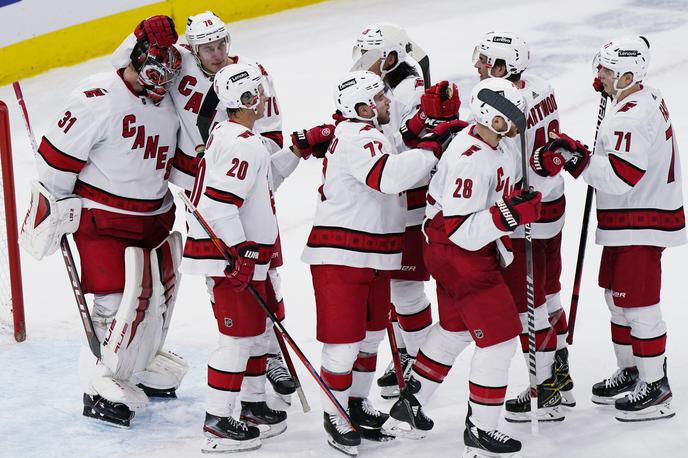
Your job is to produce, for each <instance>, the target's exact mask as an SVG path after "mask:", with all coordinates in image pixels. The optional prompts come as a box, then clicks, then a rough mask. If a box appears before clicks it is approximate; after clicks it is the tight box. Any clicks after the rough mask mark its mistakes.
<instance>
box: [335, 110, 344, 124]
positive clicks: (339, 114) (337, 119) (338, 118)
mask: <svg viewBox="0 0 688 458" xmlns="http://www.w3.org/2000/svg"><path fill="white" fill-rule="evenodd" d="M332 119H334V125H335V126H336V125H337V124H339V123H340V122H342V121H346V118H345V117H344V115H343V114H342V112H341V111H339V110H337V111H335V112H334V113H333V114H332Z"/></svg>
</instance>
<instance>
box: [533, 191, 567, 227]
mask: <svg viewBox="0 0 688 458" xmlns="http://www.w3.org/2000/svg"><path fill="white" fill-rule="evenodd" d="M565 211H566V198H565V197H564V196H563V195H562V196H561V197H560V198H558V199H556V200H552V201H550V202H542V210H541V211H540V219H538V220H537V221H536V222H537V223H553V222H555V221H559V220H560V219H561V217H562V216H564V212H565Z"/></svg>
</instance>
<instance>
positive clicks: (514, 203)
mask: <svg viewBox="0 0 688 458" xmlns="http://www.w3.org/2000/svg"><path fill="white" fill-rule="evenodd" d="M541 201H542V194H540V192H539V191H524V190H522V189H516V190H514V191H512V192H511V194H509V195H508V196H506V197H505V198H503V199H502V200H499V201H498V202H497V203H495V204H494V205H493V206H492V207H490V213H491V214H492V221H494V224H495V226H497V229H499V230H500V231H504V232H511V231H513V230H515V229H516V228H517V227H518V226H520V225H521V224H529V223H532V222H534V221H537V220H538V218H540V210H541V208H542V204H541Z"/></svg>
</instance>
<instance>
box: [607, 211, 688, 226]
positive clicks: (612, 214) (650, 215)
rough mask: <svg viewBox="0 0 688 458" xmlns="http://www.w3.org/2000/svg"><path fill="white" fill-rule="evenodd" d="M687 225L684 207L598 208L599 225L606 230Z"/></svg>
mask: <svg viewBox="0 0 688 458" xmlns="http://www.w3.org/2000/svg"><path fill="white" fill-rule="evenodd" d="M685 226H686V216H685V213H684V212H683V207H680V208H678V209H676V210H658V209H654V208H634V209H623V210H597V227H598V228H599V229H602V230H605V231H615V230H624V229H634V230H638V229H653V230H656V231H666V232H672V231H680V230H681V229H683V228H684V227H685Z"/></svg>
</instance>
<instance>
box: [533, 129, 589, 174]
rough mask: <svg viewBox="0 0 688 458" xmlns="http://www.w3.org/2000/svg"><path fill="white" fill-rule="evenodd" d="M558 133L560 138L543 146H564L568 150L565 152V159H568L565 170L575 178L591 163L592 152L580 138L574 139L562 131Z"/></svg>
mask: <svg viewBox="0 0 688 458" xmlns="http://www.w3.org/2000/svg"><path fill="white" fill-rule="evenodd" d="M557 135H558V137H559V138H557V139H555V140H552V141H551V142H549V143H548V144H547V145H545V146H543V148H547V149H550V150H556V149H557V148H563V149H564V150H566V153H564V159H565V160H566V163H565V164H564V170H566V171H567V172H569V173H570V174H571V176H572V177H573V178H578V177H579V176H580V174H581V173H583V170H585V168H586V167H587V166H588V164H589V163H590V156H591V155H592V153H591V152H590V150H589V149H588V147H587V146H586V145H584V144H583V143H581V142H579V141H578V140H574V139H573V138H571V137H569V136H568V135H566V134H562V133H559V134H557Z"/></svg>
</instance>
